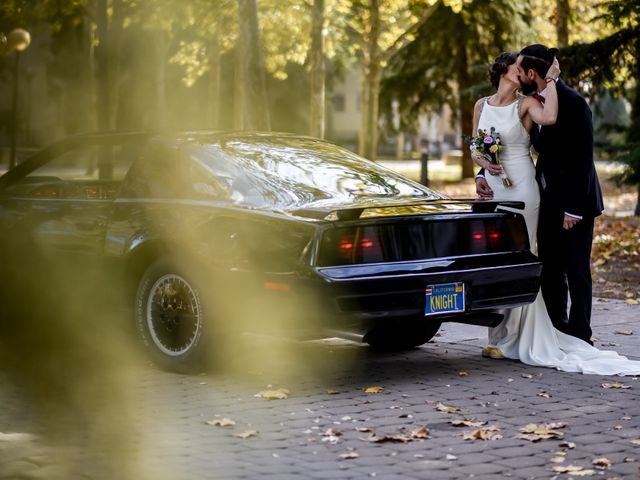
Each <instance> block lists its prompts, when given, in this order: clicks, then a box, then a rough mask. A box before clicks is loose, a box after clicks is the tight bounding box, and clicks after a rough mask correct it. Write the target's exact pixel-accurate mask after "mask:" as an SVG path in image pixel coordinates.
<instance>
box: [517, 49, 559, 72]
mask: <svg viewBox="0 0 640 480" xmlns="http://www.w3.org/2000/svg"><path fill="white" fill-rule="evenodd" d="M557 53H558V49H557V48H548V47H547V46H546V45H542V44H540V43H536V44H534V45H529V46H528V47H524V48H523V49H522V50H520V55H522V60H521V62H520V66H521V67H522V69H523V70H524V71H525V72H528V71H529V70H533V71H534V72H536V73H537V74H538V75H540V76H541V77H542V78H544V76H545V75H546V74H547V70H549V67H550V66H551V64H552V63H553V59H554V57H555V56H556V54H557Z"/></svg>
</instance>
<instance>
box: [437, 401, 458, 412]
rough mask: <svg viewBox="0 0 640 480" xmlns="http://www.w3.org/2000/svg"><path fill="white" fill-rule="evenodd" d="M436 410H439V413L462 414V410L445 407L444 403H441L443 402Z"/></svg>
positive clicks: (439, 403) (438, 404)
mask: <svg viewBox="0 0 640 480" xmlns="http://www.w3.org/2000/svg"><path fill="white" fill-rule="evenodd" d="M434 408H435V409H436V410H438V411H439V412H445V413H460V412H462V409H461V408H458V407H451V406H448V405H445V404H444V403H441V402H438V403H436V406H435V407H434Z"/></svg>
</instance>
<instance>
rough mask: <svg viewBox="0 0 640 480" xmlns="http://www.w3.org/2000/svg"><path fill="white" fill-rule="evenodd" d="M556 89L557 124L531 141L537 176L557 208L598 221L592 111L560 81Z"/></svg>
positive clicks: (599, 207)
mask: <svg viewBox="0 0 640 480" xmlns="http://www.w3.org/2000/svg"><path fill="white" fill-rule="evenodd" d="M556 88H557V91H558V118H557V120H556V123H554V124H553V125H547V126H543V127H542V128H541V129H540V131H539V132H534V135H532V138H531V141H532V143H533V146H534V148H535V149H536V151H537V152H538V162H537V163H536V176H537V177H538V180H539V181H540V184H541V187H542V188H543V191H544V194H545V196H546V198H547V199H549V200H550V201H551V202H553V205H554V206H555V207H556V208H558V209H559V210H561V211H563V212H566V213H572V214H574V215H580V216H582V217H597V216H598V215H600V214H601V213H602V211H603V210H604V205H603V202H602V191H601V190H600V183H599V181H598V175H597V173H596V169H595V165H594V163H593V123H592V119H591V110H590V109H589V106H588V105H587V102H586V101H585V100H584V98H582V97H581V96H580V95H579V94H578V92H576V91H575V90H574V89H572V88H570V87H568V86H567V85H566V84H565V83H564V82H563V81H562V80H558V83H557V84H556ZM533 128H534V129H535V128H536V126H535V125H534V127H533ZM542 179H544V181H542Z"/></svg>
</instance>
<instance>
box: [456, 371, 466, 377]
mask: <svg viewBox="0 0 640 480" xmlns="http://www.w3.org/2000/svg"><path fill="white" fill-rule="evenodd" d="M458 376H459V377H468V376H469V373H468V372H465V371H464V370H462V371H461V372H458Z"/></svg>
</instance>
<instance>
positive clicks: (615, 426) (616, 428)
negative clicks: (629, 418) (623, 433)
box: [612, 424, 622, 430]
mask: <svg viewBox="0 0 640 480" xmlns="http://www.w3.org/2000/svg"><path fill="white" fill-rule="evenodd" d="M612 428H613V429H614V430H622V425H620V424H615V425H614V426H613V427H612Z"/></svg>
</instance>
